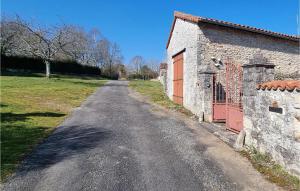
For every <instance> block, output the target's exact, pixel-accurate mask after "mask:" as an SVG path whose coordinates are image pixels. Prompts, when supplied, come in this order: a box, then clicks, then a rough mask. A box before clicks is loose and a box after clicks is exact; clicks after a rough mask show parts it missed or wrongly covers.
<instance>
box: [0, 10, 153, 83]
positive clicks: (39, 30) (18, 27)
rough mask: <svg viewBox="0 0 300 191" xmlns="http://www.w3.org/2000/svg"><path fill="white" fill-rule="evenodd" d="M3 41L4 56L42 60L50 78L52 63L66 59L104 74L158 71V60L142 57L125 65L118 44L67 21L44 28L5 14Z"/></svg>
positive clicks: (140, 74) (150, 74) (150, 75)
mask: <svg viewBox="0 0 300 191" xmlns="http://www.w3.org/2000/svg"><path fill="white" fill-rule="evenodd" d="M0 40H1V55H4V56H6V57H9V56H17V57H18V56H19V57H20V56H21V57H26V58H34V59H39V60H42V62H43V63H44V65H45V71H46V72H45V73H46V76H47V77H49V76H50V74H51V63H52V64H53V63H56V62H59V63H63V62H64V61H65V62H66V63H71V62H72V61H74V62H76V63H79V64H81V65H83V66H93V67H97V68H100V70H101V74H102V75H103V76H106V77H111V78H114V76H116V75H117V76H120V75H121V76H122V77H125V78H135V79H136V78H138V79H152V78H156V77H157V76H158V73H159V71H158V70H159V62H158V61H155V60H145V59H144V58H143V57H142V56H135V57H133V58H132V59H131V60H130V61H129V63H128V64H127V65H125V64H124V63H123V56H122V52H121V49H120V47H119V45H118V44H117V43H115V42H111V41H109V40H108V39H107V38H105V37H104V36H103V35H102V34H101V32H100V31H99V30H98V29H96V28H94V29H92V30H90V31H86V30H84V28H83V27H80V26H77V25H71V24H65V23H61V24H58V25H52V26H49V27H45V26H42V25H37V24H33V22H28V21H25V20H23V19H22V18H20V17H19V16H16V17H5V16H4V17H2V20H1V39H0ZM6 60H9V59H6ZM17 60H18V59H17ZM19 60H20V59H19ZM26 61H28V59H27V60H26ZM15 65H20V64H17V63H15ZM60 65H62V64H60ZM77 68H80V67H77ZM64 71H65V70H64Z"/></svg>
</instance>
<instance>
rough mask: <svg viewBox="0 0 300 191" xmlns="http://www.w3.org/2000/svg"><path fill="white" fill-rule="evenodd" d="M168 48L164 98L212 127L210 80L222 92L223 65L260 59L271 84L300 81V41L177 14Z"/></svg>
mask: <svg viewBox="0 0 300 191" xmlns="http://www.w3.org/2000/svg"><path fill="white" fill-rule="evenodd" d="M166 48H167V64H168V70H167V87H166V93H167V95H168V96H169V97H170V99H171V100H173V101H175V102H177V103H179V104H182V105H183V106H184V107H186V108H187V109H189V110H191V111H192V112H193V113H194V114H196V115H197V116H199V118H200V120H205V121H213V118H214V117H213V105H212V102H213V99H215V97H214V96H215V95H214V94H213V91H214V89H213V88H214V87H212V86H213V79H214V78H213V76H217V77H218V80H219V81H220V87H221V88H219V86H217V87H218V89H220V90H221V92H222V91H223V92H224V91H225V90H224V89H225V87H226V75H225V68H226V67H225V65H226V63H227V62H230V63H233V64H234V65H238V66H243V65H246V64H248V63H249V61H250V60H251V59H252V58H253V57H254V55H255V54H259V55H262V56H263V57H264V58H265V59H267V62H268V63H272V64H274V65H275V70H274V71H275V78H278V79H279V78H293V79H299V77H300V57H299V37H296V36H292V35H286V34H281V33H276V32H271V31H267V30H263V29H258V28H254V27H249V26H244V25H239V24H234V23H230V22H225V21H220V20H215V19H208V18H203V17H198V16H192V15H189V14H185V13H181V12H175V13H174V21H173V24H172V27H171V32H170V36H169V39H168V43H167V47H166ZM244 91H245V90H244ZM239 95H242V92H240V93H239ZM226 96H227V97H228V95H225V94H224V99H228V98H226ZM217 99H221V98H220V97H218V98H217ZM240 102H241V100H240ZM217 114H220V115H221V114H222V112H220V113H217ZM222 115H223V114H222Z"/></svg>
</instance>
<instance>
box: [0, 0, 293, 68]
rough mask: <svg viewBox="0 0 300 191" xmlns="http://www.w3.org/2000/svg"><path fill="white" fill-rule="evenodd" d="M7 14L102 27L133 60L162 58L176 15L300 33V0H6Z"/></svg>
mask: <svg viewBox="0 0 300 191" xmlns="http://www.w3.org/2000/svg"><path fill="white" fill-rule="evenodd" d="M1 3H2V4H1V11H2V14H6V15H14V14H18V15H19V16H21V17H22V18H24V19H28V20H34V21H35V22H37V23H42V24H43V25H52V24H59V23H60V21H61V20H63V21H64V22H65V23H70V24H77V25H81V26H83V27H84V28H85V29H86V30H90V29H92V28H98V29H100V31H101V32H102V34H103V35H104V36H106V37H107V38H108V39H110V40H111V41H114V42H117V43H118V44H119V45H120V47H121V49H122V52H123V55H124V57H125V62H128V61H129V60H130V58H131V57H133V56H135V55H141V56H143V57H144V58H146V59H155V60H162V59H163V58H164V53H165V46H166V42H167V39H168V35H169V31H170V27H171V24H172V20H173V11H174V10H177V11H182V12H186V13H190V14H194V15H198V16H204V17H210V18H215V19H221V20H225V21H230V22H234V23H239V24H245V25H250V26H254V27H258V28H264V29H268V30H272V31H276V32H282V33H287V34H297V20H296V18H297V14H298V10H299V2H298V0H98V1H97V0H26V1H25V0H1Z"/></svg>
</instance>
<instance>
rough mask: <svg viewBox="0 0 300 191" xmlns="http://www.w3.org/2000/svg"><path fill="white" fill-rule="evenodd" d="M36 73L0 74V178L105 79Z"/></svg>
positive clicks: (5, 175)
mask: <svg viewBox="0 0 300 191" xmlns="http://www.w3.org/2000/svg"><path fill="white" fill-rule="evenodd" d="M33 76H34V77H33ZM39 76H40V75H39V74H36V75H32V76H26V77H25V76H23V77H22V76H1V77H0V78H1V105H0V106H1V177H2V180H3V179H5V178H6V177H7V176H8V175H9V174H10V173H11V172H13V171H14V169H15V168H16V166H17V165H18V163H19V162H20V160H22V158H23V157H24V156H25V154H26V153H28V152H30V150H31V149H32V148H33V147H34V146H35V145H36V144H37V143H38V142H40V141H41V140H42V139H43V138H45V137H47V136H48V135H49V134H50V133H51V132H52V130H53V129H54V128H55V127H56V126H57V125H59V123H61V122H62V121H63V119H64V118H65V117H66V116H67V115H68V114H69V113H70V112H71V111H72V109H73V108H74V107H76V106H79V105H80V103H81V102H82V101H83V100H84V99H85V98H86V97H87V96H88V95H90V94H91V93H93V92H94V91H95V89H96V88H97V87H99V86H101V85H103V84H104V83H105V82H106V81H105V80H101V79H99V78H96V77H78V76H60V75H56V76H53V77H52V78H51V79H46V78H44V77H39Z"/></svg>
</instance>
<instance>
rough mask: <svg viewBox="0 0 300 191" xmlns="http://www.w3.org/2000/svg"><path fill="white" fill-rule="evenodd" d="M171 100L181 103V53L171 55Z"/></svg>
mask: <svg viewBox="0 0 300 191" xmlns="http://www.w3.org/2000/svg"><path fill="white" fill-rule="evenodd" d="M173 67H174V75H173V77H174V78H173V101H174V102H175V103H177V104H180V105H182V104H183V53H180V54H178V55H176V56H174V57H173Z"/></svg>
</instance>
